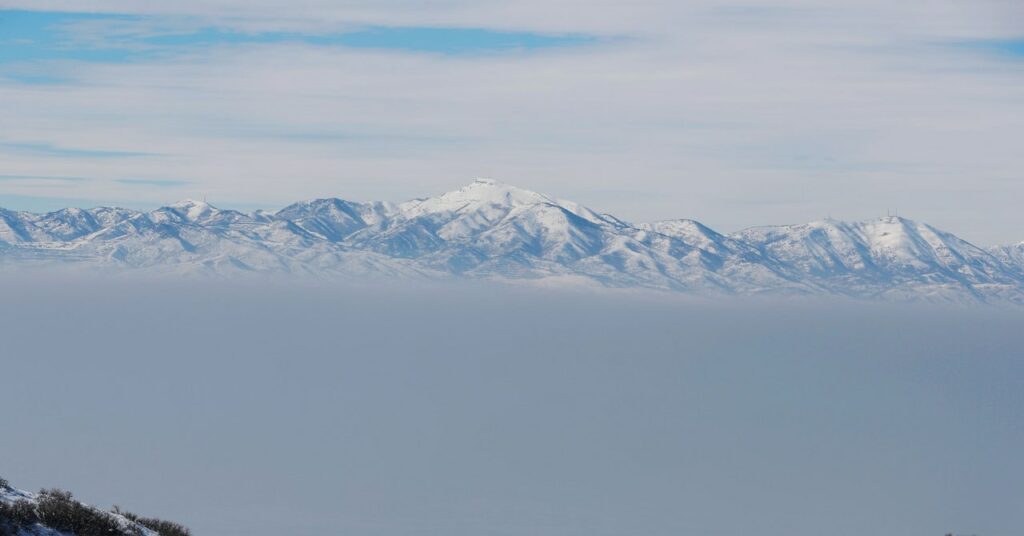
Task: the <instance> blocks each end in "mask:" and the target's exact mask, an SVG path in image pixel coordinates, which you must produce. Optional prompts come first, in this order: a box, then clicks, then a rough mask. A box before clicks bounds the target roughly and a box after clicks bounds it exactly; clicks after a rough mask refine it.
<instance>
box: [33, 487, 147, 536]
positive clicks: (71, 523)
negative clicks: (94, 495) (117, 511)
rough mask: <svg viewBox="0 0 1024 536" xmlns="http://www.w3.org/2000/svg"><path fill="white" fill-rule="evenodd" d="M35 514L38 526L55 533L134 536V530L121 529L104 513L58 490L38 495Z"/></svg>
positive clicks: (81, 535) (135, 532)
mask: <svg viewBox="0 0 1024 536" xmlns="http://www.w3.org/2000/svg"><path fill="white" fill-rule="evenodd" d="M36 514H37V515H38V516H39V522H40V523H42V524H43V525H46V526H47V527H50V528H51V529H54V530H56V531H58V532H67V533H70V534H74V535H75V536H136V535H139V534H141V531H139V530H137V529H125V528H122V527H121V524H120V523H118V521H117V519H116V518H115V517H114V516H113V515H111V514H108V513H106V512H100V511H98V510H94V509H92V508H89V507H88V506H85V505H84V504H82V503H80V502H78V501H75V500H73V499H72V498H71V493H69V492H67V491H62V490H58V489H51V490H43V491H41V492H40V494H39V500H38V506H37V507H36Z"/></svg>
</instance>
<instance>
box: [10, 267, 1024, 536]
mask: <svg viewBox="0 0 1024 536" xmlns="http://www.w3.org/2000/svg"><path fill="white" fill-rule="evenodd" d="M83 283H88V284H83ZM486 290H488V289H467V288H466V287H465V286H462V287H459V288H458V289H427V290H424V289H419V290H415V289H397V288H394V287H391V288H387V289H373V288H360V289H345V288H324V287H304V286H299V285H294V284H293V285H290V286H289V285H277V286H268V285H260V286H259V287H255V286H250V285H246V284H243V283H228V282H209V281H207V282H185V281H180V280H178V281H175V282H167V281H164V282H152V281H136V282H132V281H130V280H126V279H118V280H117V281H116V282H114V281H102V280H97V281H72V280H69V279H67V278H61V279H58V280H50V281H46V280H32V278H27V279H19V280H18V281H17V282H13V281H0V292H2V295H3V296H4V300H3V303H2V304H0V333H2V337H0V360H2V361H3V373H2V374H0V393H3V412H0V429H2V430H4V433H2V434H0V476H3V477H4V478H6V479H7V480H9V481H10V482H11V483H12V484H13V485H15V486H17V487H20V488H21V489H29V490H36V489H39V488H41V487H44V486H45V487H53V486H57V487H61V488H65V489H68V490H71V491H73V492H74V493H75V494H76V496H77V497H79V498H80V499H81V500H84V501H86V502H88V503H91V504H94V505H97V506H100V507H104V508H109V507H110V506H111V505H112V504H118V505H119V506H121V507H122V508H123V509H125V510H128V511H132V512H137V513H141V514H144V515H151V516H158V517H162V518H167V519H172V520H175V521H179V522H182V523H185V524H186V525H187V526H189V527H190V528H191V529H192V530H193V532H194V533H195V534H199V535H216V536H243V535H244V536H276V535H280V534H289V535H292V536H322V535H335V534H351V535H359V536H428V535H429V536H521V535H526V534H529V535H534V536H627V535H636V534H643V535H648V536H676V535H679V534H708V535H715V536H749V535H751V534H759V535H766V536H783V535H784V536H820V535H821V534H829V535H834V536H861V535H864V534H872V535H875V536H934V535H942V534H947V533H956V534H979V535H1010V534H1021V532H1022V530H1024V488H1022V486H1021V485H1020V483H1021V482H1022V481H1024V457H1022V456H1021V455H1020V453H1021V451H1022V450H1024V414H1022V413H1021V411H1020V408H1021V407H1022V404H1024V360H1021V359H1020V357H1021V356H1020V349H1021V348H1022V347H1024V333H1022V332H1021V330H1020V326H1021V322H1022V321H1024V318H1022V317H1021V311H1019V310H1009V311H1000V310H998V309H994V308H976V309H967V308H959V309H943V308H941V307H934V306H932V307H921V308H915V307H907V306H896V305H892V304H889V305H885V304H862V305H853V304H850V303H849V302H847V303H844V304H841V305H840V304H829V303H827V302H821V303H810V302H808V303H803V304H801V303H798V302H788V303H787V304H777V303H774V304H773V303H767V302H760V303H758V302H749V303H744V302H742V301H729V302H728V303H724V304H722V303H720V304H714V303H704V302H687V301H682V300H680V299H679V298H678V297H672V298H669V297H666V296H664V295H660V296H658V297H654V296H646V297H645V296H641V295H638V294H629V295H628V296H623V295H601V294H594V293H587V294H583V293H579V294H573V293H558V292H552V291H548V292H543V293H541V292H540V291H536V292H534V291H525V290H522V289H520V290H519V291H515V292H513V291H511V290H510V289H508V288H506V289H504V290H497V289H493V288H491V289H489V290H490V291H489V292H485V291H486ZM58 334H59V336H55V335H58ZM114 334H116V336H112V335H114ZM865 334H870V336H866V335H865Z"/></svg>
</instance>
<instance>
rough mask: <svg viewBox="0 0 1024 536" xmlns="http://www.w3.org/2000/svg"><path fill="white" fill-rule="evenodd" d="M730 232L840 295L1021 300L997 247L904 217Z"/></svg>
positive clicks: (1017, 281)
mask: <svg viewBox="0 0 1024 536" xmlns="http://www.w3.org/2000/svg"><path fill="white" fill-rule="evenodd" d="M731 236H732V237H733V238H735V239H737V240H740V241H743V242H745V243H747V244H750V245H751V246H753V247H755V248H757V249H758V251H760V252H761V253H762V254H764V255H766V256H768V257H771V258H773V259H775V260H777V261H778V262H780V263H782V264H784V265H786V266H789V267H791V268H792V269H795V270H797V271H798V272H799V273H800V274H801V276H802V277H803V278H805V279H806V280H808V281H812V282H814V283H816V284H818V285H821V286H822V287H823V288H826V289H828V290H829V291H830V292H833V293H837V294H847V295H851V296H886V295H896V296H901V297H913V296H918V297H924V298H943V297H950V298H954V297H957V296H962V295H964V294H967V295H970V296H973V297H974V298H977V299H981V300H985V299H990V298H993V299H999V298H1010V299H1018V297H1016V296H1015V295H1018V294H1020V289H1021V284H1022V281H1021V279H1020V277H1018V276H1017V275H1016V274H1014V273H1012V272H1011V271H1009V270H1007V269H1006V266H1005V265H1004V264H1003V263H1001V262H1000V261H999V260H998V259H997V258H995V257H994V256H993V255H992V254H991V253H989V252H987V251H985V250H983V249H981V248H979V247H977V246H974V245H972V244H970V243H968V242H966V241H964V240H962V239H960V238H957V237H956V236H954V235H952V234H950V233H947V232H945V231H941V230H939V229H936V228H934V227H932V226H930V225H927V224H922V223H917V222H914V221H911V220H907V219H905V218H898V217H884V218H879V219H875V220H870V221H865V222H853V223H848V222H839V221H833V220H824V221H816V222H811V223H806V224H800V225H787V226H774V227H757V228H753V229H747V230H745V231H741V232H739V233H735V234H733V235H731Z"/></svg>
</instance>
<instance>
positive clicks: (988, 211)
mask: <svg viewBox="0 0 1024 536" xmlns="http://www.w3.org/2000/svg"><path fill="white" fill-rule="evenodd" d="M5 5H8V6H9V7H10V9H8V10H5V11H0V44H2V46H0V115H2V116H3V117H4V123H3V125H4V128H3V129H2V130H0V163H2V166H3V168H2V169H0V175H4V176H7V177H15V176H17V177H21V178H20V179H8V180H4V181H2V182H0V204H5V205H8V206H9V207H10V208H22V209H25V208H32V209H38V208H39V207H48V208H58V207H59V205H60V204H62V203H66V202H67V201H68V200H69V199H71V200H80V201H81V203H82V204H111V203H114V202H119V203H131V204H133V205H134V206H152V207H155V206H158V205H160V204H165V203H170V202H173V201H175V200H177V199H179V198H185V197H203V196H207V197H209V198H210V199H211V200H213V201H214V202H215V203H220V204H222V205H225V206H235V207H242V208H245V207H250V208H257V207H259V208H272V207H275V206H282V205H285V204H287V203H289V202H291V201H294V200H296V199H303V198H310V197H326V196H338V197H343V198H350V199H356V200H359V199H387V200H394V201H400V200H403V199H407V198H411V197H418V196H423V195H432V194H437V193H440V192H443V191H445V190H448V189H452V188H456V187H458V186H460V185H462V184H463V183H465V182H468V181H470V180H471V179H472V178H473V177H476V176H490V177H493V178H496V179H500V180H503V181H505V182H509V183H513V184H517V185H520V186H523V187H526V188H531V189H535V190H540V191H544V192H547V193H550V194H552V195H555V196H558V197H563V198H570V199H575V200H578V201H581V202H583V203H585V204H588V205H590V206H593V207H594V208H596V209H598V210H604V211H610V212H614V213H617V214H623V215H625V216H627V217H629V218H631V219H634V220H651V219H664V218H673V217H690V218H697V219H700V220H703V221H706V222H707V223H709V224H712V225H715V226H717V227H720V228H724V229H739V228H742V227H745V226H748V225H753V224H760V223H792V222H798V221H806V220H810V219H815V218H818V217H821V216H823V215H825V214H832V215H834V216H836V217H840V218H847V219H861V218H868V217H872V216H875V215H878V214H879V213H884V209H885V207H891V206H900V207H902V213H906V214H908V215H911V216H912V217H915V218H917V219H922V220H926V221H929V222H932V223H934V224H936V225H939V226H941V227H946V228H951V229H958V230H963V231H962V232H964V233H965V234H966V235H967V238H969V239H972V240H974V241H978V242H982V243H1000V242H1010V241H1013V242H1016V241H1019V240H1021V239H1024V236H1022V235H1021V232H1019V231H1017V229H1024V215H1019V214H1018V213H1019V212H1020V211H1019V210H1016V208H1017V207H1015V206H1014V203H1012V200H1013V199H1018V198H1020V197H1022V196H1024V186H1021V184H1022V182H1024V181H1020V180H1019V173H1020V170H1021V169H1022V168H1024V156H1021V154H1022V152H1021V151H1019V147H1018V146H1017V144H1016V142H1015V140H1016V138H1017V137H1018V136H1017V134H1018V133H1019V131H1020V130H1021V128H1024V96H1022V95H1024V91H1021V86H1022V81H1024V74H1022V73H1024V31H1022V30H1021V29H1020V28H1019V27H1015V26H1014V25H1013V23H1012V21H1013V18H1012V16H1011V15H1012V12H1013V6H1012V3H1007V2H1002V1H1001V0H984V1H981V2H977V3H972V4H971V5H966V4H964V5H956V6H952V5H941V6H940V5H914V6H907V5H892V3H891V2H882V1H881V0H868V1H866V2H861V3H858V5H856V6H852V5H848V6H838V5H836V4H835V3H832V2H825V1H814V0H807V1H804V2H801V3H800V4H799V5H796V4H793V3H788V2H781V1H780V2H775V1H772V0H758V1H757V2H754V3H750V2H742V3H741V2H736V3H732V2H717V1H710V0H698V1H694V2H687V3H679V2H672V1H668V0H651V1H650V2H645V3H643V4H638V5H630V6H626V5H617V4H601V5H594V4H593V3H587V2H578V1H577V0H559V1H556V2H541V1H539V0H523V1H521V2H515V3H509V2H500V1H496V0H493V1H492V0H479V1H469V0H450V1H448V2H443V3H432V4H429V5H428V4H424V3H422V2H415V1H412V0H394V1H393V2H388V3H376V2H373V3H363V2H355V1H347V2H329V1H326V0H309V1H308V2H307V3H305V4H303V5H304V7H303V8H301V9H297V8H294V7H292V6H290V5H288V4H287V3H284V2H280V1H277V0H252V1H248V2H240V1H234V0H222V1H218V2H200V1H190V0H187V1H183V2H178V3H174V4H168V3H161V2H148V1H146V2H130V1H122V0H115V1H111V2H106V3H104V4H102V5H101V6H96V5H94V4H93V3H91V2H81V1H76V0H46V1H45V2H29V1H27V0H25V1H22V0H14V1H12V2H8V3H7V4H5ZM33 177H34V178H33ZM46 177H79V178H81V179H83V180H79V181H54V180H49V179H46ZM27 200H31V201H27Z"/></svg>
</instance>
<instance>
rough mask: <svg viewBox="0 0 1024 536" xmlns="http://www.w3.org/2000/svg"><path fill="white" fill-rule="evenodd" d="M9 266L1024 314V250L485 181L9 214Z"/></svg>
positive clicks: (884, 225)
mask: <svg viewBox="0 0 1024 536" xmlns="http://www.w3.org/2000/svg"><path fill="white" fill-rule="evenodd" d="M0 263H2V264H3V265H5V266H7V267H9V268H11V269H18V268H20V267H23V266H33V267H38V266H47V267H49V266H56V267H62V266H67V265H74V266H78V267H81V268H84V269H87V270H109V269H111V268H114V269H130V270H145V271H148V272H150V271H155V272H161V273H164V272H170V273H185V274H203V275H213V276H218V277H225V276H227V277H230V276H236V275H239V274H247V273H275V274H302V275H308V276H313V277H324V278H338V277H342V278H348V277H359V278H365V277H372V278H377V277H384V278H395V277H398V278H413V279H433V280H436V279H452V278H477V279H491V280H501V281H509V280H524V281H551V282H560V283H564V282H568V281H573V282H582V283H587V284H594V285H600V286H606V287H623V288H631V287H641V288H652V289H667V290H681V291H689V292H702V293H712V294H750V295H754V294H792V295H843V296H852V297H858V298H897V299H911V300H915V299H926V300H942V301H1010V302H1021V303H1024V245H1018V246H1008V247H1005V248H993V249H991V250H984V249H982V248H979V247H976V246H974V245H972V244H970V243H968V242H966V241H964V240H962V239H960V238H957V237H956V236H954V235H952V234H950V233H948V232H945V231H941V230H939V229H936V228H934V227H932V226H930V225H927V224H923V223H917V222H913V221H911V220H907V219H903V218H880V219H875V220H869V221H865V222H839V221H833V220H826V221H817V222H811V223H806V224H800V225H784V226H771V227H757V228H752V229H747V230H744V231H740V232H738V233H733V234H730V235H725V234H722V233H719V232H717V231H715V230H713V229H711V228H709V227H707V226H705V225H703V224H701V223H700V222H696V221H693V220H686V219H679V220H667V221H659V222H653V223H641V224H632V223H630V222H626V221H623V220H620V219H618V218H615V217H614V216H611V215H608V214H602V213H599V212H596V211H594V210H591V209H589V208H587V207H584V206H581V205H579V204H577V203H573V202H570V201H563V200H558V199H555V198H552V197H549V196H547V195H544V194H541V193H537V192H532V191H529V190H524V189H521V188H517V187H514V186H510V185H506V184H502V183H499V182H496V181H492V180H486V179H478V180H476V181H474V182H473V183H471V184H469V185H467V186H465V187H463V188H460V189H458V190H454V191H451V192H447V193H444V194H442V195H440V196H437V197H431V198H425V199H415V200H412V201H408V202H404V203H399V204H392V203H384V202H370V203H360V202H353V201H346V200H342V199H316V200H311V201H306V202H301V203H295V204H292V205H289V206H287V207H285V208H283V209H281V210H280V211H278V212H276V213H267V212H257V213H253V214H245V213H242V212H238V211H233V210H222V209H218V208H216V207H213V206H211V205H209V204H208V203H205V202H199V201H184V202H181V203H177V204H174V205H170V206H167V207H162V208H160V209H157V210H154V211H151V212H137V211H131V210H126V209H115V208H97V209H89V210H82V209H64V210H61V211H57V212H52V213H49V214H44V215H36V214H30V213H26V212H13V211H7V210H2V209H0Z"/></svg>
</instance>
